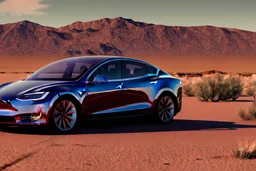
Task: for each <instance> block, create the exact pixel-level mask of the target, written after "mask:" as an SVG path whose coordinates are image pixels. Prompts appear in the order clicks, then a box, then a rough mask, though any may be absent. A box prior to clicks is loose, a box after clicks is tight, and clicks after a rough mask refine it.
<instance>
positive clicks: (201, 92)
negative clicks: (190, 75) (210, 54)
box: [195, 80, 210, 102]
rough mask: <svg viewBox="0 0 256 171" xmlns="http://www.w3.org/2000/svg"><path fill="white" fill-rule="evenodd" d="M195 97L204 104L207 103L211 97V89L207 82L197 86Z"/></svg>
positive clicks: (201, 82)
mask: <svg viewBox="0 0 256 171" xmlns="http://www.w3.org/2000/svg"><path fill="white" fill-rule="evenodd" d="M195 96H196V97H197V98H198V99H199V100H200V101H203V102H207V101H208V100H209V97H210V89H209V87H208V85H207V83H206V82H205V80H203V81H200V82H198V83H197V84H196V86H195Z"/></svg>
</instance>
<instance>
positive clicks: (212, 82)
mask: <svg viewBox="0 0 256 171" xmlns="http://www.w3.org/2000/svg"><path fill="white" fill-rule="evenodd" d="M223 80H224V77H223V75H222V74H215V75H214V76H213V77H208V78H206V83H207V85H208V86H209V91H210V94H209V99H210V100H211V101H212V102H217V101H219V93H220V89H221V86H222V84H223Z"/></svg>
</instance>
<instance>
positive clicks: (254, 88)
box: [245, 81, 256, 96]
mask: <svg viewBox="0 0 256 171" xmlns="http://www.w3.org/2000/svg"><path fill="white" fill-rule="evenodd" d="M254 92H256V81H252V82H249V83H248V85H247V86H246V88H245V93H246V95H247V96H253V94H254Z"/></svg>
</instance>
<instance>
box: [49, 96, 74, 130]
mask: <svg viewBox="0 0 256 171" xmlns="http://www.w3.org/2000/svg"><path fill="white" fill-rule="evenodd" d="M77 120H78V110H77V107H76V105H75V103H74V102H73V101H71V100H68V99H62V100H59V101H58V102H57V103H56V104H55V105H54V106H53V108H52V114H51V125H52V127H53V128H54V129H55V130H57V131H60V132H68V131H71V130H72V129H74V127H75V126H76V124H77Z"/></svg>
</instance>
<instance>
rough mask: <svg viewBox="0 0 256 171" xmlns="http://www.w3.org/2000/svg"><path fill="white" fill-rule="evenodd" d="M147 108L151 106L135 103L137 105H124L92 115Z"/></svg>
mask: <svg viewBox="0 0 256 171" xmlns="http://www.w3.org/2000/svg"><path fill="white" fill-rule="evenodd" d="M148 108H151V104H149V103H137V104H131V105H125V106H122V107H116V108H113V109H107V110H103V111H99V112H95V113H93V115H98V114H107V113H115V112H126V111H132V110H140V109H148Z"/></svg>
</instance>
